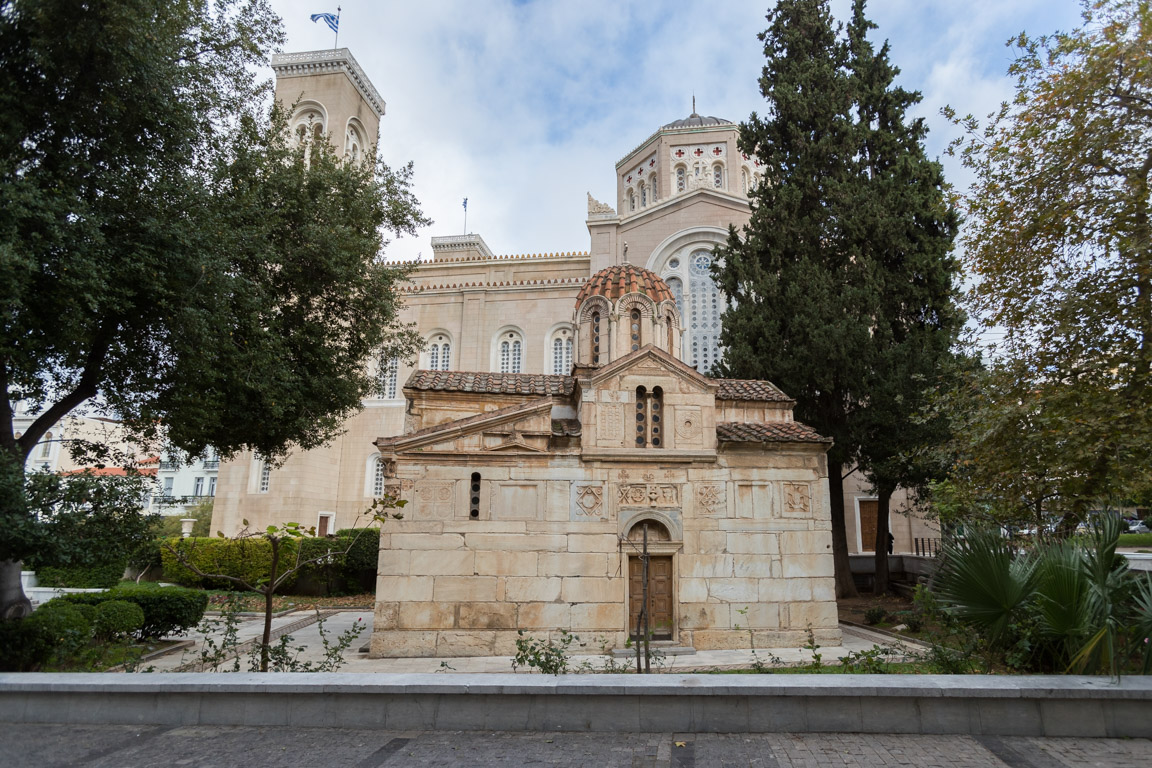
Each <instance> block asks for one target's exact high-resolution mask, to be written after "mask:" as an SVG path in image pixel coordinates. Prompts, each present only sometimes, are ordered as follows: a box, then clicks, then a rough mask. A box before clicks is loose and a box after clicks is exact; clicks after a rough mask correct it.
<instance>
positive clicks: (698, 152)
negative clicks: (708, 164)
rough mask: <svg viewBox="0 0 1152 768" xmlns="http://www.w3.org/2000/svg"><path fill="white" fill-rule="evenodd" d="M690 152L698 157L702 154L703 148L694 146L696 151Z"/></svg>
mask: <svg viewBox="0 0 1152 768" xmlns="http://www.w3.org/2000/svg"><path fill="white" fill-rule="evenodd" d="M692 154H694V155H696V157H700V155H702V154H704V150H702V149H700V148H699V147H697V148H696V151H695V152H693V153H692Z"/></svg>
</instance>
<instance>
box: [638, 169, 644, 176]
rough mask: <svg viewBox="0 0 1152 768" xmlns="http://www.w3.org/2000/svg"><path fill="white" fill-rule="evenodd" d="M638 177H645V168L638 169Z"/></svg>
mask: <svg viewBox="0 0 1152 768" xmlns="http://www.w3.org/2000/svg"><path fill="white" fill-rule="evenodd" d="M636 175H637V176H643V175H644V169H643V168H637V169H636Z"/></svg>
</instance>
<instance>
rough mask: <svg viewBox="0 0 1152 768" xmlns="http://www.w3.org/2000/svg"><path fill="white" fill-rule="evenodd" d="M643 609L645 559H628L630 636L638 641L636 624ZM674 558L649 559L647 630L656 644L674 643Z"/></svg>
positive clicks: (668, 556) (655, 556)
mask: <svg viewBox="0 0 1152 768" xmlns="http://www.w3.org/2000/svg"><path fill="white" fill-rule="evenodd" d="M643 605H644V558H643V557H641V556H639V555H637V556H633V557H629V558H628V633H629V634H630V635H631V636H632V637H633V638H638V635H637V632H636V626H637V622H638V621H639V620H640V609H641V607H643ZM674 605H675V603H674V602H673V600H672V556H671V555H649V556H648V630H649V631H650V632H651V633H652V639H653V640H671V639H672V617H673V614H672V612H673V606H674Z"/></svg>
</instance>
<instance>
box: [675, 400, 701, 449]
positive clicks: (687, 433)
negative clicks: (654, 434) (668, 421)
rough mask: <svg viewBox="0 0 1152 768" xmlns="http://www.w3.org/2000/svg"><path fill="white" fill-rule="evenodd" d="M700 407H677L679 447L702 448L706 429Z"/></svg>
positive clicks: (677, 443) (677, 440) (677, 441)
mask: <svg viewBox="0 0 1152 768" xmlns="http://www.w3.org/2000/svg"><path fill="white" fill-rule="evenodd" d="M701 418H702V417H701V415H700V409H699V408H691V407H688V406H680V407H678V408H677V409H676V445H677V447H678V448H700V447H703V445H704V430H703V427H702V425H701Z"/></svg>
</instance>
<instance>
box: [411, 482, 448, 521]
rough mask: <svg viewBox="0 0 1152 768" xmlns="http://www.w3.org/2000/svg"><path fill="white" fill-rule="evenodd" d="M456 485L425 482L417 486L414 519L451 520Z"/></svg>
mask: <svg viewBox="0 0 1152 768" xmlns="http://www.w3.org/2000/svg"><path fill="white" fill-rule="evenodd" d="M455 490H456V483H454V482H453V481H451V480H448V481H438V480H437V481H433V480H425V481H423V482H419V483H417V484H416V503H415V505H414V506H415V510H414V511H413V514H412V517H413V518H414V519H416V520H451V519H452V508H453V506H454V503H453V502H454V501H455V496H456V493H455Z"/></svg>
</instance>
